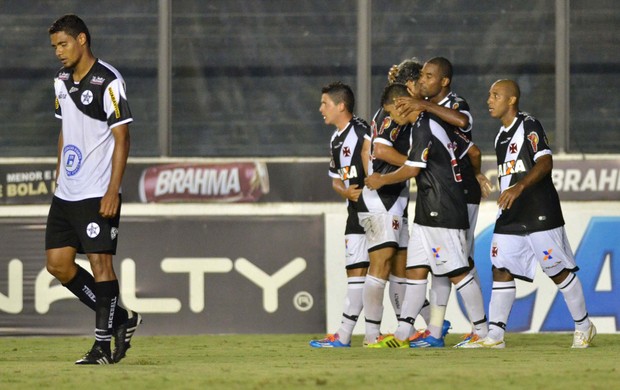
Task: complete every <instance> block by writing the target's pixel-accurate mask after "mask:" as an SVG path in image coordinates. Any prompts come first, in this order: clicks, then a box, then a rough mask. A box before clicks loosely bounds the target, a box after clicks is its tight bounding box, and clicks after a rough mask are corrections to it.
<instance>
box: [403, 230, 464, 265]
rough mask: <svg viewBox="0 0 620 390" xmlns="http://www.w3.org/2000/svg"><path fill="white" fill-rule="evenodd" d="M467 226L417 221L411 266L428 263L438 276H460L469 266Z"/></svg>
mask: <svg viewBox="0 0 620 390" xmlns="http://www.w3.org/2000/svg"><path fill="white" fill-rule="evenodd" d="M465 245H466V237H465V230H464V229H447V228H437V227H430V226H422V225H418V224H417V223H414V224H413V227H412V229H411V238H410V239H409V248H408V249H407V268H417V267H427V268H430V269H431V272H432V273H433V275H435V276H456V275H460V274H462V273H463V272H466V271H467V270H469V262H468V260H467V249H466V246H465Z"/></svg>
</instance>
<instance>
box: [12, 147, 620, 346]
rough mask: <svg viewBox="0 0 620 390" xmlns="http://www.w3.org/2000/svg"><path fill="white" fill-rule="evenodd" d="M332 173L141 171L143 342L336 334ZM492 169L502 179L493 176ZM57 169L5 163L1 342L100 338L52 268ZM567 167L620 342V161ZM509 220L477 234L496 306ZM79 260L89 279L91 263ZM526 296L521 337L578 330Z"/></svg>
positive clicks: (592, 275) (563, 178)
mask: <svg viewBox="0 0 620 390" xmlns="http://www.w3.org/2000/svg"><path fill="white" fill-rule="evenodd" d="M326 166H327V161H326V160H322V159H317V160H300V161H280V160H268V161H263V160H248V161H236V162H235V161H215V160H175V161H161V160H154V161H144V160H139V161H135V160H133V161H132V162H131V164H130V167H129V168H128V174H127V175H126V177H125V183H124V190H125V193H124V194H125V201H126V203H125V204H124V206H123V223H122V225H121V232H120V236H119V237H120V242H119V250H118V254H117V257H116V269H117V271H118V272H119V276H120V279H121V295H122V302H123V304H124V305H126V306H128V307H130V308H133V309H135V310H138V311H141V312H142V313H143V314H144V315H145V318H146V319H147V324H148V325H146V326H144V327H143V330H142V329H141V332H144V334H187V333H189V334H192V333H300V332H308V333H322V332H325V331H334V330H335V329H336V328H337V326H338V323H339V321H340V315H341V310H342V303H343V299H344V294H345V286H346V282H345V275H344V271H343V269H344V244H343V231H344V224H345V220H346V209H345V207H344V205H343V203H342V202H341V201H339V200H338V199H337V198H335V197H334V194H333V191H332V190H331V188H330V186H329V179H328V178H327V176H326V170H325V167H326ZM484 166H485V168H484V170H485V172H486V173H487V175H489V176H491V177H492V175H493V171H494V169H493V164H492V163H491V162H489V161H485V163H484ZM52 168H53V160H49V161H48V160H41V161H39V160H36V161H28V160H20V161H11V162H10V163H9V162H0V188H1V191H0V195H2V197H0V201H1V202H0V231H1V234H2V237H3V240H2V242H1V243H0V335H10V334H28V335H33V334H34V335H37V334H50V333H51V334H89V333H90V332H91V330H92V318H91V316H89V315H85V312H84V310H85V309H84V307H83V306H82V305H81V304H80V303H79V302H78V301H77V300H76V299H74V298H72V297H70V296H69V295H67V292H66V290H65V289H64V288H63V287H61V286H59V285H58V284H57V283H56V282H54V281H53V278H51V276H50V275H49V274H48V273H47V271H46V270H45V266H44V262H45V260H44V230H45V217H46V215H47V210H48V207H49V199H50V193H51V191H52V190H53V188H52V187H53V178H52V177H51V176H53V174H52V173H50V172H52V171H53V169H52ZM555 168H556V169H555V172H556V174H555V176H554V181H555V184H556V187H557V188H558V189H559V191H560V196H561V198H562V199H563V200H564V201H563V210H564V215H565V219H566V229H567V233H568V238H569V240H570V242H571V245H572V247H573V249H574V251H575V253H576V257H577V263H578V265H579V266H580V268H581V270H580V271H579V275H580V278H581V281H582V284H583V286H584V292H585V294H586V299H587V303H588V310H589V312H590V315H591V316H592V317H593V318H594V319H595V321H596V323H597V327H598V328H599V331H600V332H603V333H614V332H617V331H618V319H619V316H620V303H619V301H618V299H617V296H618V291H617V289H618V288H620V287H618V286H620V273H618V271H617V268H618V261H619V260H618V259H619V258H620V257H619V256H618V253H620V233H619V232H620V201H619V200H620V196H619V194H620V163H619V159H618V158H616V157H613V156H609V157H607V158H604V157H601V156H597V157H596V158H593V159H590V158H585V159H584V158H574V157H573V158H566V157H562V156H558V158H557V159H556V167H555ZM201 175H202V176H201ZM149 183H150V184H149ZM44 189H45V190H44ZM203 190H204V191H203ZM412 191H415V188H414V187H412ZM412 195H415V193H414V192H412ZM494 197H496V194H494V195H492V198H494ZM603 199H604V200H603ZM495 213H496V207H495V203H494V202H493V201H485V202H483V204H482V205H481V210H480V216H479V221H478V225H477V227H476V255H475V258H476V264H477V267H478V272H479V273H480V276H481V280H482V286H483V293H484V296H485V300H486V301H487V304H488V300H489V297H490V289H491V274H490V258H489V247H490V245H491V234H492V227H493V222H494V219H495ZM79 259H80V261H82V262H84V265H85V266H86V267H87V263H86V258H85V257H83V256H80V257H79ZM517 297H518V300H517V302H516V304H515V306H514V309H513V311H512V314H511V319H510V324H509V330H512V331H521V332H547V331H559V332H563V331H571V330H572V328H573V325H572V322H571V321H570V317H569V315H568V312H567V310H566V308H565V305H564V302H563V301H562V298H561V296H559V295H558V294H557V291H556V289H555V287H554V286H553V284H552V283H551V282H550V281H549V279H547V278H545V277H544V275H539V277H537V280H536V281H535V282H534V283H532V284H529V283H521V282H518V295H517ZM457 302H458V301H457V299H456V297H454V296H453V297H452V298H451V303H450V304H449V307H448V313H447V318H448V319H449V320H450V321H452V323H453V332H461V333H465V332H467V331H468V325H467V321H466V320H465V317H464V315H463V310H462V308H461V307H460V305H459V304H457ZM385 313H386V315H385V323H384V332H389V331H391V330H393V329H394V328H395V326H396V323H395V319H394V316H393V314H392V309H391V307H390V304H389V301H388V300H387V299H386V301H385ZM356 332H357V333H361V332H363V326H362V325H358V327H357V328H356Z"/></svg>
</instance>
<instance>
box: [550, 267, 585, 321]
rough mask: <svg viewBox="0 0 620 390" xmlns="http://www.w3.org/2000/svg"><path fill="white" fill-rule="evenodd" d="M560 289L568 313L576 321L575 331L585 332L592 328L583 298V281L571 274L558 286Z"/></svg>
mask: <svg viewBox="0 0 620 390" xmlns="http://www.w3.org/2000/svg"><path fill="white" fill-rule="evenodd" d="M558 288H559V289H560V292H561V293H562V295H564V301H565V302H566V306H568V311H569V312H570V315H571V316H572V317H573V321H575V330H579V331H582V332H585V331H586V330H588V328H589V327H590V319H589V318H588V311H587V310H586V300H585V298H584V296H583V287H582V286H581V281H580V280H579V278H578V277H577V275H575V274H574V273H572V272H571V273H569V274H568V276H567V277H566V279H564V281H563V282H562V283H560V284H558Z"/></svg>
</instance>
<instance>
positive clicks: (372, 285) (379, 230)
mask: <svg viewBox="0 0 620 390" xmlns="http://www.w3.org/2000/svg"><path fill="white" fill-rule="evenodd" d="M400 66H401V68H402V72H401V77H402V78H403V80H409V82H410V83H412V85H413V84H414V82H415V80H417V79H418V77H419V75H420V69H421V64H420V63H419V62H417V61H416V60H406V61H404V62H403V63H401V64H400ZM389 78H390V76H389V75H388V79H389ZM371 127H372V132H373V138H372V143H371V159H372V164H371V166H370V168H369V172H370V173H372V172H381V173H387V172H392V171H395V170H397V169H398V168H399V167H400V166H401V165H402V164H404V162H405V161H406V159H407V157H406V156H407V153H408V151H409V142H410V141H409V138H410V136H409V134H410V127H409V126H400V125H398V124H397V123H395V122H394V121H392V119H391V118H390V116H389V115H387V114H386V113H385V111H384V110H383V107H381V108H379V110H378V111H377V112H376V113H375V115H374V117H373V120H372V125H371ZM408 203H409V182H408V181H407V180H405V181H403V182H402V183H395V184H394V185H390V186H386V187H384V188H382V189H380V190H379V191H370V190H369V189H368V188H366V187H365V188H364V189H363V191H362V195H361V196H360V199H359V205H360V207H359V211H360V213H359V216H360V223H361V225H362V226H363V227H364V230H365V232H366V238H367V242H368V251H369V257H370V268H369V271H368V275H367V277H366V283H365V285H364V311H365V321H366V332H365V339H364V344H365V345H370V344H373V343H375V342H376V341H377V339H378V338H379V336H380V334H381V332H380V327H381V321H382V318H383V296H384V293H385V287H386V285H387V282H388V280H389V282H390V284H389V290H388V292H389V296H390V301H391V303H392V306H393V308H394V312H395V314H396V317H397V320H399V321H400V311H401V305H402V300H403V299H404V290H405V285H406V275H405V268H406V261H407V257H406V256H407V243H408V241H409V227H408V217H407V213H408V212H407V208H408Z"/></svg>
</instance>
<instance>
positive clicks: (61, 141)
mask: <svg viewBox="0 0 620 390" xmlns="http://www.w3.org/2000/svg"><path fill="white" fill-rule="evenodd" d="M62 143H63V138H62V127H61V128H60V134H58V146H57V147H58V156H57V157H56V185H58V178H59V177H60V176H59V175H60V160H61V159H62Z"/></svg>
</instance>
